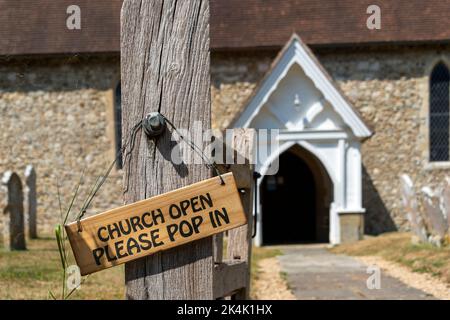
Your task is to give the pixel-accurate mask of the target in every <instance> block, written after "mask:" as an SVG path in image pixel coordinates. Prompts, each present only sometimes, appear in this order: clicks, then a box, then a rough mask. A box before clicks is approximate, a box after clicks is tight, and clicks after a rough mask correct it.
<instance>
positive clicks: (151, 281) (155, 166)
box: [121, 0, 213, 299]
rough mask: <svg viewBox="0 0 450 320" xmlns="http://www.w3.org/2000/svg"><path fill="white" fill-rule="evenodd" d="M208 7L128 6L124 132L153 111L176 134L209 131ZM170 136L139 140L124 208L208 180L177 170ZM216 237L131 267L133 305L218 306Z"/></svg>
mask: <svg viewBox="0 0 450 320" xmlns="http://www.w3.org/2000/svg"><path fill="white" fill-rule="evenodd" d="M209 64H210V58H209V3H208V1H202V0H192V1H182V0H178V1H177V0H164V1H163V0H140V1H139V0H126V1H125V2H124V4H123V7H122V14H121V69H122V94H123V96H122V107H123V116H122V129H123V132H124V133H127V132H129V131H130V130H131V128H132V127H133V126H134V125H135V124H136V123H137V122H138V121H140V120H142V119H143V118H144V116H145V115H146V114H147V113H149V112H151V111H159V112H161V113H162V114H163V115H165V116H166V117H167V118H168V119H170V121H172V122H173V123H174V124H175V126H177V127H178V128H183V129H189V128H191V127H192V125H193V123H194V121H201V125H202V126H203V129H209V127H210V123H211V114H210V113H211V107H210V102H211V101H210V100H211V98H210V75H209ZM174 143H175V142H172V141H171V132H170V131H169V130H167V131H166V132H165V133H164V134H163V135H162V136H160V137H159V139H158V140H157V141H156V142H153V141H149V140H148V139H147V138H146V137H145V136H144V134H143V133H142V132H140V133H139V135H138V136H137V138H136V145H135V147H134V149H133V151H132V152H131V157H130V159H129V160H128V161H127V162H126V163H125V166H124V190H125V192H124V200H125V203H131V202H135V201H138V200H141V199H145V198H148V197H151V196H154V195H157V194H161V193H164V192H167V191H170V190H173V189H176V188H179V187H182V186H186V185H189V184H192V183H194V182H197V181H200V180H203V179H206V178H208V177H210V176H211V172H210V170H208V169H206V168H205V167H204V166H202V165H186V164H181V165H174V164H173V163H172V162H171V161H170V156H171V151H172V148H173V147H174ZM212 274H213V257H212V239H211V237H209V238H206V239H203V240H199V241H196V242H194V243H192V244H187V245H184V246H182V247H179V248H175V249H172V250H168V251H166V252H163V253H157V254H155V255H152V256H150V257H147V258H143V259H141V260H137V261H133V262H130V263H127V264H126V266H125V281H126V286H127V292H126V296H127V298H128V299H213V290H212V281H213V277H212Z"/></svg>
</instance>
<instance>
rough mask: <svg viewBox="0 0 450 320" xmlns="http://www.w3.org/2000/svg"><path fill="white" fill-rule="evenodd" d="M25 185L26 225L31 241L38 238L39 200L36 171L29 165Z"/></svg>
mask: <svg viewBox="0 0 450 320" xmlns="http://www.w3.org/2000/svg"><path fill="white" fill-rule="evenodd" d="M25 183H26V185H27V187H26V189H25V198H26V205H27V209H26V215H25V225H26V229H28V237H30V239H36V238H37V225H36V223H37V221H36V219H37V214H36V213H37V198H36V171H35V170H34V168H33V166H32V165H28V166H27V167H26V169H25Z"/></svg>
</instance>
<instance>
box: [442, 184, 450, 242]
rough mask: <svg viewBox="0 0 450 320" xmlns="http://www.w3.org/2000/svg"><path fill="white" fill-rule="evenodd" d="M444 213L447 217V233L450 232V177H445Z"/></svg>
mask: <svg viewBox="0 0 450 320" xmlns="http://www.w3.org/2000/svg"><path fill="white" fill-rule="evenodd" d="M442 206H443V211H444V212H443V213H444V214H445V215H446V218H447V233H448V234H450V178H448V177H447V178H446V179H445V186H444V189H443V191H442Z"/></svg>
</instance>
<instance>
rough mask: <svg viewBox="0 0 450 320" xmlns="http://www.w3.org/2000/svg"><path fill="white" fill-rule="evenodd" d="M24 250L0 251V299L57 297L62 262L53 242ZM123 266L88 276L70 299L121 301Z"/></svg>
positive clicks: (33, 244) (40, 241) (33, 243)
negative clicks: (51, 295)
mask: <svg viewBox="0 0 450 320" xmlns="http://www.w3.org/2000/svg"><path fill="white" fill-rule="evenodd" d="M27 247H28V250H27V251H12V252H6V251H5V250H4V249H3V248H1V249H0V299H49V298H50V297H49V294H48V292H49V290H52V292H53V293H54V294H55V295H58V296H60V295H61V294H60V292H61V287H62V285H61V283H62V275H61V260H60V258H59V252H58V249H57V244H56V240H54V239H48V238H47V239H37V240H29V241H27ZM123 273H124V271H123V266H118V267H115V268H110V269H107V270H105V271H101V272H98V273H94V274H92V275H90V276H89V277H88V278H87V280H86V281H85V282H84V283H83V284H82V285H81V289H80V290H77V291H76V292H75V293H74V294H73V295H72V296H71V299H123V298H124V292H125V289H124V288H125V286H124V276H123Z"/></svg>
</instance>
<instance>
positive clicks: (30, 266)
mask: <svg viewBox="0 0 450 320" xmlns="http://www.w3.org/2000/svg"><path fill="white" fill-rule="evenodd" d="M27 249H28V250H26V251H12V252H8V251H5V250H4V249H3V248H0V300H4V299H50V296H49V290H51V291H52V292H53V293H54V294H55V295H58V296H60V295H61V294H60V293H61V287H62V286H61V282H62V275H61V267H60V266H61V262H60V258H59V252H58V248H57V244H56V240H55V239H51V238H43V239H37V240H28V241H27ZM279 254H281V252H280V251H279V250H274V249H267V248H257V247H254V248H253V256H252V265H251V271H252V281H254V280H255V279H257V272H258V267H257V264H258V262H259V261H260V260H261V259H265V258H270V257H274V256H277V255H279ZM124 294H125V285H124V267H123V265H121V266H117V267H114V268H110V269H106V270H103V271H100V272H97V273H94V274H92V275H90V276H89V277H88V278H87V280H86V281H85V282H84V283H83V284H82V285H81V289H80V290H77V291H76V292H75V293H74V294H73V295H72V296H71V297H70V299H102V300H103V299H110V300H112V299H123V298H124Z"/></svg>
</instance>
